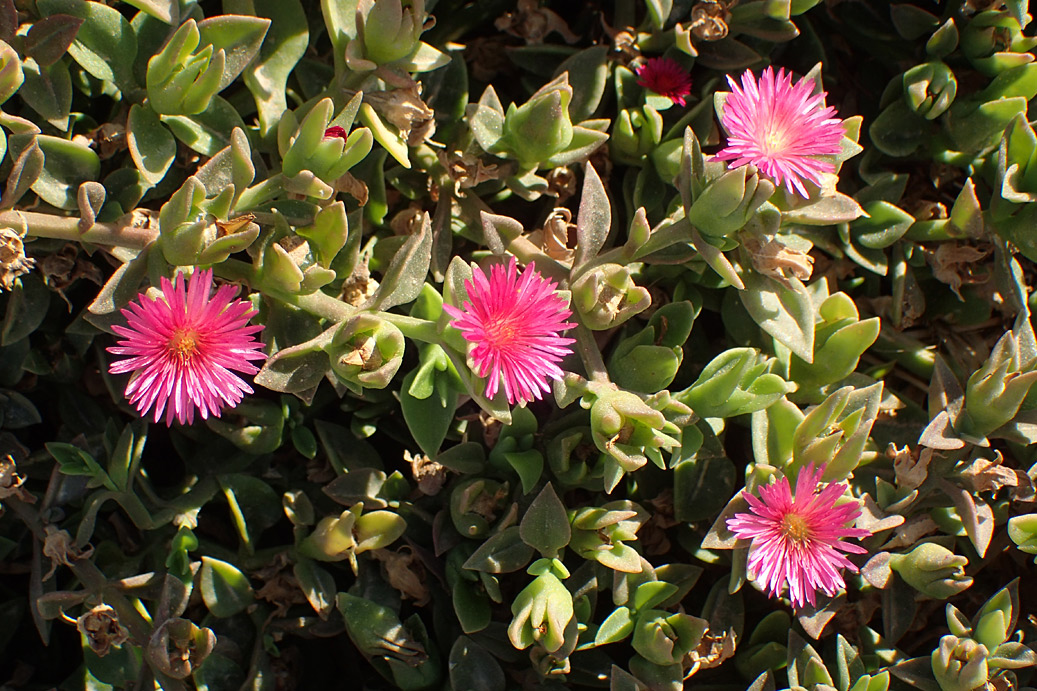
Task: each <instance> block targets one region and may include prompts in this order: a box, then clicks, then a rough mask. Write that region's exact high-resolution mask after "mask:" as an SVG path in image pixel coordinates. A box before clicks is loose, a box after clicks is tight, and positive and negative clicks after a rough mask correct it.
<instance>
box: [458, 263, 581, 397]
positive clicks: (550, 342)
mask: <svg viewBox="0 0 1037 691" xmlns="http://www.w3.org/2000/svg"><path fill="white" fill-rule="evenodd" d="M464 287H465V290H467V291H468V299H467V300H465V302H464V304H463V305H462V309H460V310H459V309H457V308H456V307H453V306H451V305H443V309H445V310H446V311H447V314H449V315H450V316H451V317H453V318H454V320H453V321H452V322H451V323H450V324H451V326H456V327H457V328H458V329H460V330H461V333H462V334H464V337H465V339H466V340H467V341H469V342H470V343H472V344H473V346H472V347H470V348H469V357H470V358H471V360H472V362H473V363H474V367H473V370H474V371H475V373H476V375H478V376H480V377H488V379H487V381H486V393H485V395H486V397H487V398H493V397H494V396H495V395H496V394H497V387H498V384H499V383H500V382H503V383H504V393H505V395H506V396H507V398H508V403H521V404H524V403H528V402H529V401H532V400H533V399H537V400H539V399H540V398H541V397H542V394H543V393H544V392H547V391H550V388H551V387H550V384H549V383H548V379H561V378H562V370H561V369H560V368H559V367H558V363H559V362H561V360H562V358H564V357H565V356H566V355H568V354H570V353H571V352H572V349H571V348H570V347H569V345H570V344H571V343H574V342H575V339H572V338H564V337H562V336H559V335H558V334H559V333H560V332H561V331H565V330H566V329H571V328H572V327H574V326H576V325H575V324H571V323H569V322H567V321H565V320H566V319H567V318H568V317H569V315H570V314H572V312H571V311H569V309H568V308H567V307H566V303H565V300H564V299H563V298H562V297H561V296H559V295H558V294H557V293H555V288H557V285H556V284H555V282H554V281H548V280H547V279H545V278H543V277H542V276H541V275H540V273H539V272H538V271H537V270H536V269H534V268H533V265H532V264H529V265H527V266H526V268H525V270H524V271H523V272H522V275H521V276H519V275H518V271H517V269H516V262H515V258H514V257H511V258H510V259H509V261H508V266H507V268H505V267H504V266H501V265H499V264H498V265H496V266H494V267H493V268H491V269H490V275H489V277H487V276H486V274H485V273H483V271H482V269H480V268H479V267H478V266H475V265H473V266H472V280H470V281H465V284H464Z"/></svg>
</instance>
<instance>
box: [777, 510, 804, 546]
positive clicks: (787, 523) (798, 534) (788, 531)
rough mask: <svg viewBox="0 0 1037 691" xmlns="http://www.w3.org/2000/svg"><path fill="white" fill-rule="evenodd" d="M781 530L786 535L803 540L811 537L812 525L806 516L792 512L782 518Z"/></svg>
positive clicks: (798, 540) (796, 539)
mask: <svg viewBox="0 0 1037 691" xmlns="http://www.w3.org/2000/svg"><path fill="white" fill-rule="evenodd" d="M781 532H782V534H783V535H785V537H787V538H790V539H792V540H795V541H796V542H803V541H805V540H807V539H808V538H809V537H810V532H811V530H810V526H809V525H808V524H807V521H806V519H805V518H803V517H802V516H800V515H798V514H794V513H790V514H787V515H786V516H785V517H784V518H783V519H781Z"/></svg>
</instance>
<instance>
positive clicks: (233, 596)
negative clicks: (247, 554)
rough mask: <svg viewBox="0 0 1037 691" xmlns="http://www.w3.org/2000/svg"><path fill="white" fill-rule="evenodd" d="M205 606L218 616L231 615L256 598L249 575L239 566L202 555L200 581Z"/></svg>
mask: <svg viewBox="0 0 1037 691" xmlns="http://www.w3.org/2000/svg"><path fill="white" fill-rule="evenodd" d="M198 585H199V587H200V588H201V591H202V599H203V600H204V601H205V606H206V607H208V608H209V611H210V612H212V613H213V616H217V617H221V618H222V617H231V616H234V615H235V614H237V613H238V612H240V611H242V610H243V609H245V608H246V607H248V606H249V605H250V604H252V601H253V600H254V599H255V596H254V595H253V593H252V586H251V585H249V582H248V577H247V576H245V574H243V573H242V572H241V571H239V570H238V567H236V566H234V565H233V564H229V563H227V562H225V561H220V560H219V559H213V558H212V557H202V569H201V574H200V577H199V582H198Z"/></svg>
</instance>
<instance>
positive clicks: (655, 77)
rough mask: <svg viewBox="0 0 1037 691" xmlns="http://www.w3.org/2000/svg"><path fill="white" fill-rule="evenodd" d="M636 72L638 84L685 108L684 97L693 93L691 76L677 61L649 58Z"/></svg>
mask: <svg viewBox="0 0 1037 691" xmlns="http://www.w3.org/2000/svg"><path fill="white" fill-rule="evenodd" d="M635 72H636V73H637V83H638V84H640V85H641V86H643V87H644V88H646V89H648V90H649V91H654V92H655V93H657V94H659V95H660V96H665V97H666V98H668V99H670V100H671V101H673V102H674V103H675V104H676V105H679V106H683V105H684V97H685V96H687V95H688V94H690V93H691V75H690V74H688V71H687V70H685V69H684V68H683V67H681V64H680V63H679V62H677V61H676V60H671V59H670V58H648V60H647V61H646V62H644V63H642V64H641V65H639V66H638V67H637V69H636V70H635Z"/></svg>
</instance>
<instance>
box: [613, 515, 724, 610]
mask: <svg viewBox="0 0 1037 691" xmlns="http://www.w3.org/2000/svg"><path fill="white" fill-rule="evenodd" d="M725 496H726V495H725ZM677 590H678V587H677V586H676V585H674V584H673V583H667V582H666V581H648V582H647V583H642V584H641V585H639V586H637V589H636V590H635V591H634V599H633V602H632V603H631V604H632V605H633V608H634V611H635V612H640V611H641V610H645V609H651V608H653V607H655V606H656V605H658V604H660V603H662V602H663V601H664V600H666V598H668V597H670V596H671V595H673V594H674V593H676V592H677Z"/></svg>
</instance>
